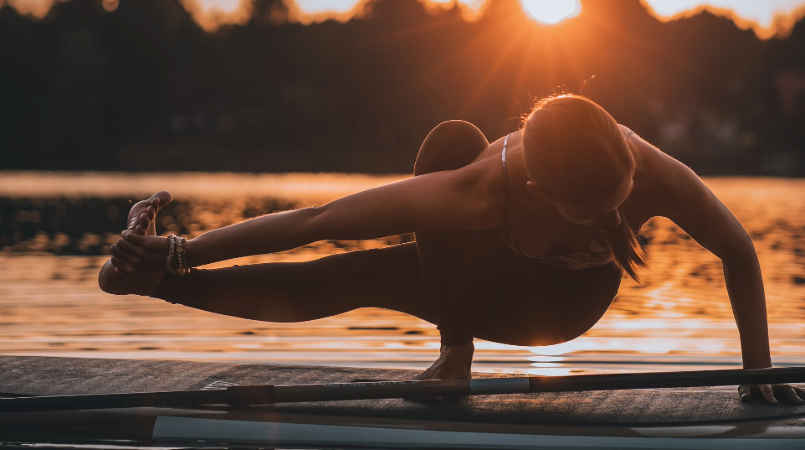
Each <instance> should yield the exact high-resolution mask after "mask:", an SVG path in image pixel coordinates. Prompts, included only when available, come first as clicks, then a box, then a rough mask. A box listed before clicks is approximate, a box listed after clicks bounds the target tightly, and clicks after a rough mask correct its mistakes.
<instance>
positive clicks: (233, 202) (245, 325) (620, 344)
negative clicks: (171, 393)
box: [0, 172, 805, 375]
mask: <svg viewBox="0 0 805 450" xmlns="http://www.w3.org/2000/svg"><path fill="white" fill-rule="evenodd" d="M406 176H407V175H406ZM406 176H402V175H401V176H367V175H359V174H270V175H269V174H266V175H246V174H225V173H216V174H205V173H192V174H191V173H188V174H177V173H171V174H126V173H117V174H109V173H84V174H71V173H44V172H37V173H34V172H1V173H0V199H6V201H9V200H13V201H15V202H17V203H15V205H20V206H19V207H18V210H17V211H16V212H15V214H13V215H7V214H5V213H3V216H2V218H1V219H2V221H3V223H14V222H15V221H16V222H17V223H23V222H24V223H30V222H32V221H36V222H40V221H41V222H47V221H49V220H51V219H53V217H48V216H47V215H46V213H44V212H43V213H42V214H41V215H40V214H39V209H38V208H39V207H41V206H42V205H45V204H48V202H54V201H58V202H59V204H60V205H62V208H63V209H62V210H63V211H67V210H69V209H70V208H73V207H74V205H77V204H80V203H81V202H82V201H83V202H98V201H100V199H103V198H106V197H110V198H118V199H125V198H133V199H138V198H142V197H144V196H147V195H150V193H153V192H154V191H155V190H157V189H160V188H166V189H168V190H171V191H172V192H173V193H174V196H175V198H176V201H177V202H182V203H183V206H182V208H181V209H179V208H177V209H175V210H174V212H173V213H171V214H173V215H172V216H171V215H165V216H164V217H165V218H172V219H171V220H170V221H164V220H163V221H161V222H160V227H161V228H162V230H164V231H170V232H177V233H178V232H179V231H178V229H175V228H172V227H173V226H174V225H175V224H177V223H185V226H186V227H187V229H188V230H190V231H189V234H190V235H196V234H198V233H200V232H202V231H203V230H208V229H211V228H217V227H221V226H225V225H228V224H231V223H234V222H237V221H240V220H243V219H244V217H245V216H248V215H252V214H257V213H259V212H261V211H262V212H267V210H265V209H264V206H263V205H264V204H265V203H264V200H265V199H281V200H282V201H281V202H279V203H278V205H279V206H277V208H280V209H283V208H284V207H285V206H283V205H288V206H289V207H290V206H296V207H299V206H305V205H311V204H319V203H322V202H326V201H328V200H331V199H333V198H334V197H338V196H342V195H346V194H349V193H352V192H355V191H358V190H362V189H366V188H369V187H373V186H376V185H380V184H384V183H388V182H393V181H397V180H399V179H401V178H404V177H406ZM705 182H706V183H707V185H708V186H709V187H710V188H711V189H712V190H713V192H714V193H715V194H716V195H717V196H718V197H719V198H720V199H721V200H722V201H723V202H724V203H725V204H726V205H727V206H728V207H729V208H730V209H731V211H732V212H733V213H734V214H735V216H736V217H737V218H738V219H739V220H740V221H741V223H742V224H743V226H744V227H745V228H746V230H747V232H748V233H749V234H750V236H751V237H752V239H753V241H754V244H755V247H756V249H757V252H758V257H759V259H760V264H761V267H762V268H763V279H764V285H765V288H766V302H767V309H768V317H769V319H768V320H769V326H770V338H771V347H772V356H773V360H774V361H775V364H778V365H802V361H803V358H805V331H803V328H802V322H803V320H805V309H803V308H802V299H803V298H805V269H803V268H805V241H804V240H803V239H802V233H803V230H805V197H804V196H803V195H802V192H805V180H800V179H765V178H715V179H705ZM82 199H83V200H82ZM22 205H27V206H22ZM37 205H39V207H38V206H37ZM42 211H44V210H42ZM249 211H257V212H254V213H252V212H249ZM123 213H124V211H122V210H121V211H119V212H117V213H116V216H118V217H120V220H121V222H122V220H123V219H122V217H124V216H123V215H122V214H123ZM161 214H166V213H164V212H163V213H161ZM174 219H175V220H174ZM6 221H9V222H6ZM640 234H641V235H642V236H644V237H646V238H648V239H650V245H649V247H648V253H649V265H650V269H648V270H645V271H642V272H641V274H642V275H643V277H644V284H643V285H636V284H635V283H633V282H631V281H630V280H624V282H623V284H622V285H621V289H620V291H619V293H618V296H617V298H616V299H615V301H614V303H613V304H612V306H611V307H610V309H609V311H607V313H606V314H605V315H604V317H603V318H602V319H601V321H600V322H599V323H597V324H596V325H595V326H594V327H593V328H592V329H591V330H589V331H588V332H587V333H585V334H584V335H582V336H581V337H579V338H577V339H573V340H571V341H569V342H565V343H562V344H557V345H552V346H545V347H522V346H514V345H507V344H501V343H496V342H491V341H484V340H480V339H476V342H475V346H476V352H475V362H474V364H473V369H474V370H477V371H482V372H495V373H521V374H535V375H565V374H571V373H594V372H610V373H612V372H637V371H669V370H690V369H708V368H712V369H715V368H725V367H739V366H740V361H741V359H740V341H739V336H738V330H737V328H736V325H735V319H734V318H733V315H732V310H731V308H730V302H729V298H728V296H727V293H726V289H725V286H724V275H723V271H722V267H721V263H720V261H719V260H718V258H717V257H716V256H714V255H712V254H711V253H709V252H707V251H706V250H704V249H703V248H702V247H701V246H699V245H698V244H697V243H696V242H695V241H693V240H691V239H686V235H685V234H684V232H683V231H682V230H680V229H679V227H677V226H676V225H674V224H673V222H671V221H670V220H668V219H664V218H659V217H658V218H654V219H651V220H650V221H649V222H648V223H647V224H646V225H644V226H643V228H642V229H641V231H640ZM117 237H118V235H117V234H116V233H100V234H97V233H95V234H93V233H85V234H84V235H83V236H81V237H72V238H70V237H68V236H67V235H64V234H56V235H55V236H52V237H50V236H48V234H47V233H40V234H39V235H37V236H36V237H35V238H33V239H29V240H25V241H21V242H18V243H16V244H14V245H13V246H11V247H5V249H3V250H2V251H0V316H2V317H3V327H0V354H6V355H40V356H75V357H100V358H145V359H185V360H195V361H237V362H260V363H273V364H278V363H285V364H306V365H307V364H313V365H331V366H339V365H340V366H352V367H390V368H391V367H397V368H409V369H424V368H426V367H427V366H428V365H430V364H431V363H432V362H433V360H434V359H435V358H436V357H437V356H438V353H439V332H438V330H437V329H436V327H435V325H432V324H430V323H427V322H425V321H423V320H420V319H417V318H415V317H413V316H408V315H405V314H402V313H399V312H396V311H392V310H387V309H380V308H359V309H356V310H353V311H350V312H347V313H343V314H339V315H337V316H333V317H328V318H322V319H317V320H313V321H307V322H299V323H277V322H260V321H254V320H246V319H239V318H235V317H228V316H222V315H218V314H212V313H207V312H204V311H200V310H196V309H192V308H187V307H184V306H181V305H172V304H169V303H166V302H163V301H161V300H157V299H153V298H149V297H137V296H133V295H132V296H114V295H108V294H105V293H103V292H101V291H100V289H99V288H98V284H97V274H98V268H99V267H100V265H101V264H103V262H104V261H105V259H106V256H103V255H65V254H59V253H58V249H59V248H60V247H61V246H62V245H64V242H65V241H69V240H70V239H80V240H81V241H82V242H83V243H85V244H86V245H97V244H98V243H101V242H104V243H106V244H107V245H108V244H110V243H112V242H114V240H116V239H117ZM389 244H394V242H390V241H389V240H387V239H381V240H369V241H340V242H335V241H322V242H317V243H314V244H310V245H307V246H304V247H301V248H298V249H295V250H291V251H287V252H281V253H276V254H270V255H260V256H252V257H245V258H241V259H238V260H232V261H225V262H221V263H217V264H216V265H215V267H224V266H230V265H233V264H241V265H245V264H254V263H273V262H283V263H287V262H299V261H308V260H312V259H316V258H319V257H323V256H327V255H332V254H336V253H343V252H346V251H357V250H366V249H370V248H377V247H383V246H386V245H389ZM54 251H55V253H54Z"/></svg>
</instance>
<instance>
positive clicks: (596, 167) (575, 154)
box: [520, 94, 647, 282]
mask: <svg viewBox="0 0 805 450" xmlns="http://www.w3.org/2000/svg"><path fill="white" fill-rule="evenodd" d="M520 129H522V130H523V147H524V149H525V150H524V153H525V160H526V171H527V172H528V174H529V176H530V177H531V178H532V179H534V180H537V182H538V184H539V186H540V188H541V190H542V191H543V192H545V194H546V195H547V196H548V197H551V198H553V199H562V200H565V201H568V202H576V203H578V202H582V201H584V200H586V199H588V198H590V197H592V198H595V195H596V194H597V193H600V192H612V190H613V189H616V188H617V187H618V186H620V184H621V183H622V182H623V180H624V178H625V177H629V178H632V177H633V175H634V173H635V171H636V170H637V167H638V165H639V164H640V156H639V154H638V153H637V150H636V148H634V147H632V146H631V145H629V143H628V142H627V140H626V138H625V137H624V136H623V133H622V131H621V128H620V127H619V126H618V123H617V122H616V121H615V119H614V118H613V117H612V116H611V115H610V114H609V113H608V112H606V111H605V110H604V108H602V107H601V106H599V105H598V104H596V103H595V102H593V101H592V100H590V99H588V98H586V97H583V96H581V95H574V94H560V95H555V96H551V97H547V98H543V99H541V100H539V101H537V102H536V104H535V105H534V107H533V108H532V109H531V111H529V112H528V113H526V114H524V115H523V117H522V122H521V124H520ZM617 210H618V214H619V215H620V217H621V223H620V224H619V225H618V226H617V227H614V228H613V227H605V232H606V233H607V237H608V238H609V243H610V253H611V254H612V257H613V259H614V260H615V264H616V265H617V266H618V267H619V268H620V269H621V270H622V271H623V272H626V273H627V274H628V275H629V276H630V277H631V278H632V279H633V280H635V281H637V282H640V279H639V277H638V275H637V268H638V267H646V266H647V264H646V255H645V252H644V251H643V249H642V248H641V247H640V244H639V242H637V237H636V236H635V233H634V230H632V228H631V226H630V225H629V222H628V221H627V220H626V215H624V214H623V211H622V210H621V207H620V206H619V207H618V208H617Z"/></svg>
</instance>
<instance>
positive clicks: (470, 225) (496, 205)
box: [124, 164, 503, 273]
mask: <svg viewBox="0 0 805 450" xmlns="http://www.w3.org/2000/svg"><path fill="white" fill-rule="evenodd" d="M499 175H502V174H497V173H495V171H490V170H488V168H484V167H483V164H472V165H469V166H465V167H463V168H461V169H458V170H447V171H442V172H434V173H429V174H424V175H420V176H417V177H413V178H409V179H405V180H402V181H398V182H395V183H390V184H386V185H383V186H379V187H376V188H373V189H368V190H365V191H362V192H358V193H355V194H352V195H349V196H346V197H343V198H340V199H337V200H334V201H332V202H330V203H327V204H325V205H322V206H317V207H311V208H302V209H297V210H293V211H286V212H280V213H275V214H269V215H265V216H261V217H257V218H254V219H250V220H247V221H244V222H241V223H238V224H235V225H230V226H227V227H224V228H219V229H217V230H212V231H209V232H206V233H204V234H202V235H200V236H198V237H196V238H195V239H192V240H190V241H188V243H187V255H188V259H189V262H190V264H191V265H192V266H200V265H204V264H209V263H212V262H216V261H223V260H227V259H232V258H237V257H241V256H248V255H256V254H265V253H274V252H279V251H283V250H289V249H292V248H296V247H299V246H302V245H306V244H309V243H312V242H316V241H320V240H324V239H345V240H352V239H372V238H378V237H385V236H392V235H396V234H402V233H408V232H413V231H434V230H473V229H476V230H481V229H489V228H492V227H494V226H495V225H497V223H498V222H499V221H500V215H501V214H502V201H501V199H499V198H497V195H498V194H500V195H502V194H503V191H502V187H501V186H502V183H501V182H500V181H501V180H498V179H496V178H495V177H496V176H498V178H499ZM496 183H497V184H500V185H501V186H497V185H496ZM499 190H500V191H501V192H499V193H498V191H499ZM498 210H500V211H498ZM124 236H125V239H126V240H127V241H128V242H131V243H134V244H136V245H137V246H139V247H142V248H144V249H145V250H146V252H143V254H142V255H140V256H141V258H137V259H139V261H137V262H132V264H130V266H131V267H132V270H131V272H132V273H138V272H139V273H144V272H147V271H149V270H148V269H149V267H151V268H153V269H154V270H164V268H163V267H164V265H165V255H167V242H166V239H165V238H160V237H154V236H138V235H136V234H134V233H125V235H124ZM132 256H137V255H132Z"/></svg>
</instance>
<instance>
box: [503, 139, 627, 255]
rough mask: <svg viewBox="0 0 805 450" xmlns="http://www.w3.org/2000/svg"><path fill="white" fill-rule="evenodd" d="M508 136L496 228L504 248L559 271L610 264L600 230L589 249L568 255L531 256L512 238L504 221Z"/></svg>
mask: <svg viewBox="0 0 805 450" xmlns="http://www.w3.org/2000/svg"><path fill="white" fill-rule="evenodd" d="M510 135H511V134H508V135H506V138H505V139H504V140H503V152H502V153H501V157H500V158H501V161H502V162H503V173H504V176H505V180H506V186H507V189H506V199H505V200H504V203H503V220H501V222H500V225H498V228H499V229H500V235H501V237H502V238H503V241H504V242H505V243H506V246H507V247H509V248H510V249H511V250H512V251H513V252H514V253H517V254H518V255H520V256H523V257H525V258H532V259H536V260H538V261H540V262H542V263H545V264H547V265H549V266H552V267H558V268H560V269H570V270H578V269H586V268H589V267H600V266H604V265H607V264H609V263H611V262H612V261H613V260H614V258H613V257H612V254H611V253H610V251H609V241H608V239H607V235H606V233H605V232H604V230H601V232H600V233H599V234H598V235H597V236H596V237H595V238H594V239H593V240H592V241H590V246H589V249H587V250H581V251H578V252H576V253H571V254H569V255H560V256H532V255H530V254H528V252H526V251H525V250H524V249H523V247H522V246H521V245H520V243H519V242H517V239H516V238H515V237H514V233H512V230H511V228H510V227H509V223H508V221H507V220H506V204H507V203H508V197H509V190H508V185H509V169H508V167H507V166H506V146H507V145H508V143H509V136H510Z"/></svg>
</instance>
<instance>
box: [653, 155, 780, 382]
mask: <svg viewBox="0 0 805 450" xmlns="http://www.w3.org/2000/svg"><path fill="white" fill-rule="evenodd" d="M657 151H658V152H659V150H657ZM662 159H663V164H665V165H666V167H665V169H666V170H665V171H664V176H663V179H662V180H658V181H657V183H658V186H660V188H659V189H657V192H658V195H657V196H656V200H657V201H656V202H655V203H656V204H655V205H654V208H655V211H654V212H655V215H658V216H664V217H667V218H669V219H671V220H672V221H673V222H674V223H676V224H677V225H679V226H680V227H681V228H682V230H684V231H685V232H686V233H687V234H688V235H689V236H690V237H691V238H693V240H695V241H696V242H698V243H699V244H700V245H701V246H702V247H704V248H706V249H707V250H709V251H710V252H712V253H713V254H714V255H716V256H718V257H719V258H720V259H721V263H722V267H723V268H724V278H725V282H726V285H727V293H728V295H729V298H730V304H731V306H732V311H733V315H734V317H735V322H736V324H737V326H738V332H739V333H740V339H741V352H742V357H743V365H744V368H747V369H755V368H765V367H771V357H770V354H769V331H768V323H767V319H766V296H765V292H764V289H763V279H762V277H761V272H760V264H759V263H758V257H757V253H756V252H755V247H754V244H753V243H752V239H751V238H750V237H749V235H748V234H747V233H746V230H744V228H743V227H742V226H741V224H740V222H738V219H736V218H735V216H734V215H733V214H732V212H730V210H729V209H727V207H726V206H724V204H723V203H721V201H720V200H719V199H718V198H716V196H715V195H714V194H713V192H712V191H710V189H709V188H708V187H707V186H706V185H705V184H704V183H703V182H702V180H701V179H700V178H699V177H698V175H696V174H695V173H694V172H693V171H692V170H691V169H690V168H688V167H687V166H685V165H684V164H682V163H681V162H679V161H677V160H676V159H674V158H671V157H670V156H668V155H665V154H664V153H663V158H662Z"/></svg>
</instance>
